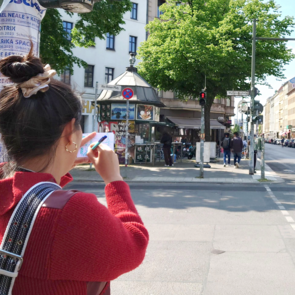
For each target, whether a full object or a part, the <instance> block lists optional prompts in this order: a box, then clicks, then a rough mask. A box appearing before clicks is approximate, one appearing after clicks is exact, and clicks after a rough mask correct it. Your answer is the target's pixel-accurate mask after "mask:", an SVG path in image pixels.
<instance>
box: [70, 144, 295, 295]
mask: <svg viewBox="0 0 295 295" xmlns="http://www.w3.org/2000/svg"><path fill="white" fill-rule="evenodd" d="M276 148H277V150H278V151H281V150H280V149H281V147H279V146H278V147H268V146H267V152H268V156H267V159H270V161H271V165H272V168H273V169H274V168H275V169H280V167H283V168H284V169H289V166H284V165H288V164H287V162H285V160H286V161H287V159H289V158H290V157H291V156H290V155H291V154H289V153H292V152H294V153H295V149H294V150H291V149H290V151H289V150H287V148H286V149H284V153H281V155H284V157H282V159H284V165H283V164H282V163H281V164H278V163H277V162H276V161H274V160H272V159H271V155H272V154H271V153H270V151H271V149H273V150H274V151H276ZM287 153H288V154H287ZM277 157H278V156H277ZM289 162H290V161H289ZM289 165H294V164H291V163H290V164H289ZM290 167H291V166H290ZM275 169H274V170H275ZM290 169H291V168H290ZM294 169H295V168H294ZM285 172H286V171H285ZM285 172H284V173H283V174H282V175H284V176H285V175H287V176H288V177H289V176H290V175H289V174H286V173H285ZM69 188H76V189H79V190H83V191H86V192H91V193H95V194H96V195H97V196H98V200H99V201H100V202H101V203H103V204H105V199H104V190H103V185H101V184H98V183H87V184H82V183H73V184H72V185H70V186H69ZM131 191H132V196H133V199H134V202H135V204H136V207H137V209H138V211H139V213H140V215H141V217H142V219H143V221H144V223H145V225H146V227H147V228H148V230H149V233H150V243H149V246H148V250H147V254H146V258H145V260H144V262H143V264H142V265H141V266H140V267H138V268H137V269H136V270H134V271H132V272H130V273H127V274H124V275H122V276H121V277H119V278H118V279H116V280H115V281H114V282H113V283H112V295H125V294H126V295H127V294H128V295H174V294H175V295H176V294H177V295H182V294H183V295H201V294H202V295H231V294H232V295H244V294H245V295H252V294H253V295H256V294H257V295H258V294H259V295H287V294H288V295H291V294H292V295H293V294H295V291H294V290H295V222H294V220H295V193H293V191H294V192H295V190H293V186H292V184H291V182H290V180H289V184H288V185H286V184H276V185H275V184H273V185H263V184H262V185H261V184H258V185H246V186H245V185H244V186H243V185H212V184H210V185H208V184H203V185H201V184H196V185H195V184H193V185H192V184H190V185H187V184H183V185H178V184H177V185H176V184H175V185H173V184H167V185H164V184H163V185H152V184H148V183H146V184H132V185H131ZM279 206H280V207H279ZM292 220H293V221H292ZM292 226H293V227H294V228H293V227H292Z"/></svg>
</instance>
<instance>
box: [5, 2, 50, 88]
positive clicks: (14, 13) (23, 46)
mask: <svg viewBox="0 0 295 295" xmlns="http://www.w3.org/2000/svg"><path fill="white" fill-rule="evenodd" d="M45 12H46V9H45V8H44V7H42V6H41V5H40V4H39V2H38V0H4V1H3V3H2V5H1V8H0V59H2V58H3V57H7V56H10V55H26V54H27V53H28V52H29V51H30V49H31V43H30V41H32V43H33V46H34V54H35V55H37V56H39V43H40V25H41V21H42V19H43V17H44V16H45ZM8 83H9V80H8V79H7V78H5V77H3V76H1V74H0V91H1V90H2V89H3V86H4V85H5V84H8Z"/></svg>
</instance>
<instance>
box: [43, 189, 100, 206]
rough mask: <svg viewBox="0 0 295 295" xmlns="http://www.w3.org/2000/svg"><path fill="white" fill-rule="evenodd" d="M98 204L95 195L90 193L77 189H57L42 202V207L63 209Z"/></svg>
mask: <svg viewBox="0 0 295 295" xmlns="http://www.w3.org/2000/svg"><path fill="white" fill-rule="evenodd" d="M96 203H97V204H98V201H97V197H96V196H95V195H94V194H91V193H85V192H81V191H78V190H57V191H55V192H53V193H52V194H51V195H50V196H49V197H48V198H47V199H46V201H45V202H44V204H43V207H46V208H52V209H61V210H62V209H64V208H66V207H69V206H70V207H73V209H74V208H75V207H78V206H84V207H85V206H91V207H92V206H93V204H96Z"/></svg>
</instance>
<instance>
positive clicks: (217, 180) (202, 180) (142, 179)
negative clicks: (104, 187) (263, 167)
mask: <svg viewBox="0 0 295 295" xmlns="http://www.w3.org/2000/svg"><path fill="white" fill-rule="evenodd" d="M124 181H125V182H127V183H218V184H225V183H226V184H265V183H278V182H279V181H276V180H272V179H269V181H264V182H260V181H258V179H254V178H252V179H244V178H236V179H228V178H178V179H175V178H169V177H163V178H158V177H157V178H152V177H146V178H145V177H137V178H134V179H124ZM73 182H85V183H87V182H97V183H104V181H103V180H100V179H89V178H87V179H83V178H74V180H73Z"/></svg>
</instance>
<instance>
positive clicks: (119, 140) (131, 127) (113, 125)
mask: <svg viewBox="0 0 295 295" xmlns="http://www.w3.org/2000/svg"><path fill="white" fill-rule="evenodd" d="M102 126H103V131H104V132H106V130H109V132H113V133H114V135H115V152H116V153H117V154H118V157H119V163H120V164H125V147H126V121H119V122H106V121H104V122H102ZM134 144H135V121H129V124H128V153H129V156H130V157H131V158H133V159H134Z"/></svg>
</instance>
